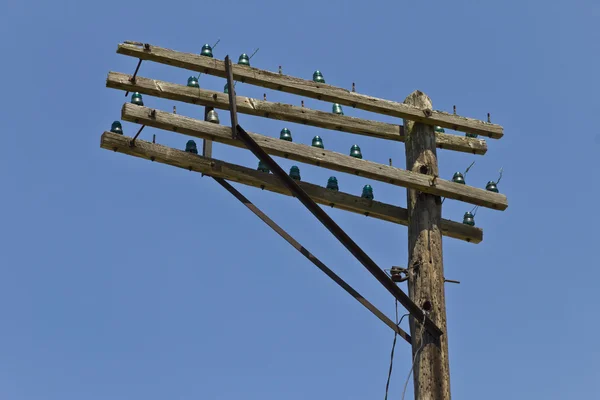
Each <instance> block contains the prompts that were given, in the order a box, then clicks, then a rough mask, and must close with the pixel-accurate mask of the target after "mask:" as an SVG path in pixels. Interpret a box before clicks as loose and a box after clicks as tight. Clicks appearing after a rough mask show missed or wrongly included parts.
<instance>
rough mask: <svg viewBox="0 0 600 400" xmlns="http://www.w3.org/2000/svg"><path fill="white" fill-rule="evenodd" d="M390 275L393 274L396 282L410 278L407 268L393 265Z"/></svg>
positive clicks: (393, 279)
mask: <svg viewBox="0 0 600 400" xmlns="http://www.w3.org/2000/svg"><path fill="white" fill-rule="evenodd" d="M390 275H391V276H392V281H394V282H396V283H400V282H404V281H406V280H408V270H407V269H406V268H400V267H392V268H391V269H390Z"/></svg>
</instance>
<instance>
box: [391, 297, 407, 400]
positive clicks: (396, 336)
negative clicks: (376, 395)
mask: <svg viewBox="0 0 600 400" xmlns="http://www.w3.org/2000/svg"><path fill="white" fill-rule="evenodd" d="M408 315H410V314H404V315H403V316H402V318H400V321H399V322H398V300H397V299H396V326H398V327H399V326H400V324H401V323H402V320H403V319H404V317H406V316H408ZM397 338H398V334H397V333H396V332H394V342H393V343H392V354H391V355H390V370H389V372H388V377H387V383H386V384H385V400H387V398H388V390H389V388H390V379H391V377H392V368H393V367H394V349H395V348H396V339H397Z"/></svg>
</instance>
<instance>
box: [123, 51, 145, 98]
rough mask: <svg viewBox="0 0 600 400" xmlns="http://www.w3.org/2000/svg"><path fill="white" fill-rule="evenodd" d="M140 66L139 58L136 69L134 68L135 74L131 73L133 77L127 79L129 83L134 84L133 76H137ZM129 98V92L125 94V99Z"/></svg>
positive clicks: (140, 60)
mask: <svg viewBox="0 0 600 400" xmlns="http://www.w3.org/2000/svg"><path fill="white" fill-rule="evenodd" d="M140 65H142V59H141V58H140V59H139V61H138V63H137V67H135V72H134V73H133V76H132V77H131V78H129V82H131V83H135V76H136V75H137V73H138V71H139V70H140ZM127 96H129V90H128V91H126V92H125V97H127Z"/></svg>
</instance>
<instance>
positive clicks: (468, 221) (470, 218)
mask: <svg viewBox="0 0 600 400" xmlns="http://www.w3.org/2000/svg"><path fill="white" fill-rule="evenodd" d="M463 224H465V225H469V226H475V216H474V215H473V214H471V213H470V212H466V213H465V216H464V217H463Z"/></svg>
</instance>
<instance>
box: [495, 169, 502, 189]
mask: <svg viewBox="0 0 600 400" xmlns="http://www.w3.org/2000/svg"><path fill="white" fill-rule="evenodd" d="M503 170H504V167H502V168H500V176H499V177H498V180H497V181H496V185H497V184H499V183H500V179H502V171H503Z"/></svg>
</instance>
